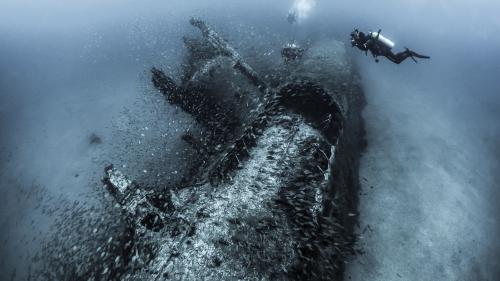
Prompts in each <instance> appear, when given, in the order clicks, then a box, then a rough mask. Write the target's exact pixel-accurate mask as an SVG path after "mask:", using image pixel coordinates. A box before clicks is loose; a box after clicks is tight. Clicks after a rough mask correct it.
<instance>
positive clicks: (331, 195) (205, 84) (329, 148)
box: [47, 20, 364, 280]
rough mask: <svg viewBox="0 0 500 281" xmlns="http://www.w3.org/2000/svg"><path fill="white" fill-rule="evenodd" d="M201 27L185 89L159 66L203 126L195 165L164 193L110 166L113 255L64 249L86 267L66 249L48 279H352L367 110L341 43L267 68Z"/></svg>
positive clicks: (173, 95)
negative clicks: (115, 220) (348, 266)
mask: <svg viewBox="0 0 500 281" xmlns="http://www.w3.org/2000/svg"><path fill="white" fill-rule="evenodd" d="M191 24H192V25H193V26H195V27H197V28H199V29H200V30H201V31H202V37H201V38H184V42H185V45H186V48H187V50H188V52H187V56H186V60H185V63H184V64H183V65H184V66H185V69H184V72H183V75H182V77H180V78H179V79H175V78H172V77H169V76H168V75H167V74H166V73H165V72H163V71H162V70H160V69H158V68H153V69H152V71H151V73H152V79H151V80H152V83H153V85H154V86H155V88H156V89H157V90H158V91H159V92H160V93H161V94H162V95H163V96H164V97H165V99H166V100H167V101H168V102H169V103H170V104H171V105H172V106H176V107H178V108H180V109H181V110H183V111H184V112H186V113H188V114H190V115H192V116H193V119H194V120H195V121H196V123H197V125H198V126H196V127H197V128H200V129H199V130H191V131H190V132H186V134H185V135H184V136H183V137H182V138H183V140H185V141H186V142H187V143H188V144H190V145H191V146H192V148H193V150H194V151H197V152H198V155H199V157H197V158H195V159H192V161H191V162H192V163H191V168H190V170H189V171H187V172H185V173H184V174H185V176H184V178H183V180H182V182H181V184H180V185H179V186H177V187H176V188H173V189H168V190H157V189H156V190H155V189H154V188H153V189H151V188H147V189H146V188H142V187H141V185H140V183H136V182H134V181H132V180H129V179H127V177H126V176H125V175H123V174H122V173H121V172H120V171H118V170H117V169H115V168H114V167H113V166H108V167H106V169H105V172H106V173H105V177H104V179H103V181H104V183H105V185H106V187H107V189H108V191H109V192H110V193H111V194H113V197H114V198H113V200H114V202H115V203H116V206H118V209H119V210H120V212H121V218H120V220H124V221H125V223H124V224H123V226H122V228H123V231H122V235H120V234H117V235H114V236H113V237H110V238H109V239H108V238H106V239H107V241H106V242H103V244H104V243H107V244H109V245H113V247H111V246H110V247H107V248H106V247H104V248H103V247H100V246H99V247H98V248H97V249H90V248H89V247H90V246H86V245H85V244H83V245H79V249H80V250H79V252H78V253H79V254H78V255H77V254H75V252H74V251H72V250H69V251H67V252H66V254H68V253H69V254H72V255H73V256H72V260H74V261H77V260H79V259H81V260H82V263H80V264H77V262H74V263H75V264H77V265H75V266H71V265H66V264H65V261H64V255H65V254H61V252H57V251H56V253H57V258H56V259H53V262H52V264H51V266H57V267H58V268H60V267H61V265H63V266H64V267H67V268H68V269H63V270H59V271H58V272H57V274H48V275H47V276H55V277H54V278H55V279H58V280H342V278H343V270H344V264H345V262H346V260H347V259H348V258H349V257H350V256H352V255H353V252H354V250H353V246H354V242H355V237H354V235H353V226H354V224H355V223H356V220H357V195H358V165H359V156H360V151H361V149H362V148H363V128H362V121H361V117H360V112H361V109H362V107H363V105H364V100H363V95H362V92H361V90H360V87H359V83H358V81H359V79H358V78H357V75H356V73H355V70H354V69H353V68H352V64H350V62H349V59H348V58H347V56H346V55H345V49H344V47H343V45H342V44H341V43H339V42H337V41H334V40H329V41H324V42H315V43H313V44H312V45H311V46H310V48H309V49H308V50H307V51H306V52H305V53H304V54H303V56H302V57H301V58H300V59H297V60H294V61H293V62H284V61H278V62H273V63H272V65H274V66H273V67H269V68H268V69H267V68H266V67H263V65H265V62H263V61H262V58H260V57H249V58H245V59H244V58H243V56H241V55H240V54H239V53H238V52H236V51H235V49H233V48H232V47H231V46H230V45H229V44H228V43H227V42H226V41H225V40H224V39H222V38H221V37H220V36H219V35H218V34H217V33H216V32H215V31H214V30H212V29H211V28H210V27H208V26H207V25H206V24H205V23H204V22H203V21H201V20H192V21H191ZM267 63H269V62H267ZM252 64H257V65H259V67H260V71H259V72H257V71H255V70H254V69H253V68H252V66H251V65H252ZM263 68H264V69H267V70H265V71H263V70H262V69H263ZM262 77H265V79H264V78H262ZM176 81H180V83H176ZM120 164H121V163H120ZM93 244H99V243H98V242H95V243H93ZM70 249H72V248H70ZM103 249H105V250H103ZM103 251H104V252H103ZM79 255H81V258H79ZM84 257H85V258H84ZM83 261H84V262H83ZM48 268H51V267H48ZM47 279H49V280H50V279H51V278H50V277H48V278H47Z"/></svg>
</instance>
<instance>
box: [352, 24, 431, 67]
mask: <svg viewBox="0 0 500 281" xmlns="http://www.w3.org/2000/svg"><path fill="white" fill-rule="evenodd" d="M351 38H352V39H351V42H352V45H353V46H356V47H358V49H360V50H362V51H365V53H367V52H368V51H370V53H371V54H372V55H373V57H374V58H375V61H376V62H378V59H377V57H379V56H383V57H386V58H387V59H389V60H390V61H392V62H393V63H396V64H400V63H401V62H403V61H404V60H405V59H407V58H412V59H413V60H414V61H415V62H416V60H415V58H421V59H429V58H430V57H429V56H424V55H420V54H417V53H415V52H414V51H412V50H410V49H408V48H406V50H405V51H403V52H399V53H397V54H395V53H393V52H392V50H391V48H389V47H387V46H386V45H384V44H382V43H380V41H378V39H376V38H373V37H372V36H371V35H368V36H367V35H365V34H364V33H363V32H357V31H355V32H353V33H351Z"/></svg>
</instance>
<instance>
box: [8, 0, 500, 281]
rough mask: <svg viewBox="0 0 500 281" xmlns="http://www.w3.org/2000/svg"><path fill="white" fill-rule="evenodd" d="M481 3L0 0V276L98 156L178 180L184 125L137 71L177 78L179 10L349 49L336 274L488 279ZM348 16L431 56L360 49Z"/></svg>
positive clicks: (240, 37) (496, 190) (495, 123)
mask: <svg viewBox="0 0 500 281" xmlns="http://www.w3.org/2000/svg"><path fill="white" fill-rule="evenodd" d="M291 9H295V10H296V11H298V13H299V21H298V22H297V24H294V25H290V23H289V22H287V18H286V16H287V13H288V12H289V11H290V10H291ZM498 11H500V2H496V1H487V0H479V1H465V0H457V1H452V0H447V1H444V0H441V1H431V0H425V1H424V0H414V1H404V2H403V1H396V0H382V1H380V0H379V1H371V0H370V1H360V0H354V1H347V0H345V1H334V0H331V1H330V0H329V1H327V0H317V1H312V0H311V1H308V0H297V1H293V0H287V1H285V0H278V1H264V0H256V1H238V0H225V1H215V0H214V1H202V0H198V1H196V0H182V1H172V0H164V1H160V0H151V1H137V0H120V1H119V0H104V1H98V0H88V1H58V0H40V1H34V0H1V1H0V34H1V37H0V191H1V194H2V195H1V196H0V226H1V229H0V280H25V279H26V278H27V272H28V270H29V268H30V267H31V266H32V262H33V258H34V256H35V255H36V253H37V252H38V251H40V249H41V243H42V241H43V240H44V239H45V238H47V237H50V234H51V231H53V228H52V227H51V226H52V225H53V224H54V223H55V221H56V217H57V215H58V214H59V212H63V210H57V208H54V206H58V205H67V204H70V205H71V204H80V205H95V206H96V208H100V206H101V204H102V202H101V201H100V200H98V199H97V197H98V196H97V195H96V194H99V192H102V184H101V176H102V172H103V167H104V166H105V165H107V164H109V163H114V164H117V165H120V167H122V168H123V170H124V171H125V172H126V173H127V174H129V175H131V176H132V177H133V178H138V179H140V180H142V181H143V182H148V181H149V182H150V183H151V185H153V184H154V183H155V178H156V175H158V177H160V175H161V176H162V178H164V177H167V178H168V179H169V185H171V186H175V185H176V183H177V182H178V181H179V180H180V179H181V177H182V174H183V168H185V166H183V165H184V164H183V163H184V162H185V161H183V160H184V159H185V158H184V157H195V155H191V154H190V153H192V152H189V150H188V149H187V148H186V145H185V144H184V143H183V142H182V141H181V140H180V136H181V135H182V133H183V132H185V131H186V130H190V129H191V128H193V126H195V125H193V124H194V122H193V120H192V119H191V117H190V116H188V115H186V114H185V113H183V112H181V111H179V110H178V109H177V108H174V107H172V106H170V105H168V104H167V103H166V102H165V101H164V99H163V98H162V96H160V95H159V94H158V93H157V91H156V90H155V89H154V88H153V87H152V86H151V85H150V84H151V82H150V73H149V71H150V68H151V67H152V66H158V67H161V68H163V69H165V70H167V71H168V72H169V74H172V75H173V76H178V74H179V72H180V71H181V66H182V63H183V61H182V58H183V55H184V50H183V43H182V36H184V35H186V34H191V33H193V30H192V28H191V27H190V26H189V24H188V20H189V19H190V18H191V17H193V16H195V17H200V18H203V19H204V20H206V21H207V22H209V23H210V24H211V25H213V26H214V27H216V28H217V30H219V31H220V34H221V35H222V36H223V37H224V38H226V39H227V40H228V41H229V42H230V43H231V44H233V45H235V46H237V47H241V49H248V46H252V45H255V46H259V48H260V49H265V50H267V52H265V53H263V54H262V55H263V56H264V55H266V54H267V53H270V52H274V53H275V54H279V52H280V48H281V47H283V46H284V45H285V44H286V43H288V42H289V41H291V40H293V39H295V40H297V42H299V43H301V44H303V45H307V44H308V43H309V42H314V41H319V40H322V39H324V38H333V39H337V40H339V41H342V42H344V44H345V46H346V48H348V49H349V50H348V53H349V55H350V56H351V57H352V58H353V60H354V62H355V63H356V65H357V69H358V71H359V73H360V75H361V77H362V83H363V90H364V92H365V95H366V102H367V104H366V107H365V109H364V111H363V117H364V119H365V120H364V122H365V130H366V136H365V137H366V140H367V147H366V150H365V151H364V153H363V157H362V159H361V170H360V182H361V187H362V190H361V191H360V192H361V195H360V202H359V227H358V228H359V229H358V230H357V231H358V234H359V235H360V237H359V239H358V244H359V246H360V248H361V250H362V251H361V252H362V253H360V255H358V256H357V257H353V258H352V260H351V262H350V263H349V264H348V267H347V272H346V279H348V280H384V281H387V280H491V281H494V280H499V279H498V278H499V277H498V276H500V242H498V239H497V237H499V236H500V225H499V224H500V222H499V219H500V204H498V202H499V201H500V184H499V182H500V174H499V171H500V79H499V78H500V53H499V52H498V50H499V49H500V36H498V34H500V17H499V16H498ZM354 28H358V29H360V30H364V31H376V30H378V29H382V34H384V36H386V37H388V38H391V39H392V40H393V41H394V42H395V44H396V46H395V50H396V51H402V50H404V47H408V48H411V49H412V50H415V51H416V52H419V53H423V54H425V55H429V56H431V59H430V60H419V63H418V64H415V63H414V62H413V61H411V60H409V59H408V60H407V61H404V62H403V63H402V64H400V65H396V64H393V63H391V62H390V61H388V60H386V59H385V58H381V59H380V62H379V63H376V62H375V61H374V59H373V58H372V57H371V56H370V55H368V56H365V54H364V53H363V52H360V51H359V50H358V49H355V48H351V47H350V37H349V34H350V32H351V31H352V30H353V29H354ZM260 49H259V50H260ZM254 67H255V68H258V67H259V66H254ZM174 120H175V121H174ZM159 159H161V160H159ZM75 202H78V203H75Z"/></svg>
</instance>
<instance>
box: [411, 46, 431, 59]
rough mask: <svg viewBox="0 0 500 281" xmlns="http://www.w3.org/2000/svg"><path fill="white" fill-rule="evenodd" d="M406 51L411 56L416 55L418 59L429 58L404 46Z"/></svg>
mask: <svg viewBox="0 0 500 281" xmlns="http://www.w3.org/2000/svg"><path fill="white" fill-rule="evenodd" d="M406 52H409V53H410V55H411V56H412V57H416V58H420V59H430V58H431V57H429V56H425V55H421V54H417V53H415V52H414V51H412V50H410V49H408V48H406Z"/></svg>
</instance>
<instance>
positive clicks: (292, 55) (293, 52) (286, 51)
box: [281, 43, 306, 62]
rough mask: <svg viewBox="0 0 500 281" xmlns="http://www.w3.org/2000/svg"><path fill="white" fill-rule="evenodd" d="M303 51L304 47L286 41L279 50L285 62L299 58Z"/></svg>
mask: <svg viewBox="0 0 500 281" xmlns="http://www.w3.org/2000/svg"><path fill="white" fill-rule="evenodd" d="M305 51H306V50H305V49H304V48H301V47H300V46H299V45H298V44H296V43H288V44H286V46H285V47H284V48H283V49H282V50H281V56H282V57H283V59H284V60H285V62H289V61H295V60H299V59H301V58H302V56H303V55H304V52H305Z"/></svg>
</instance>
